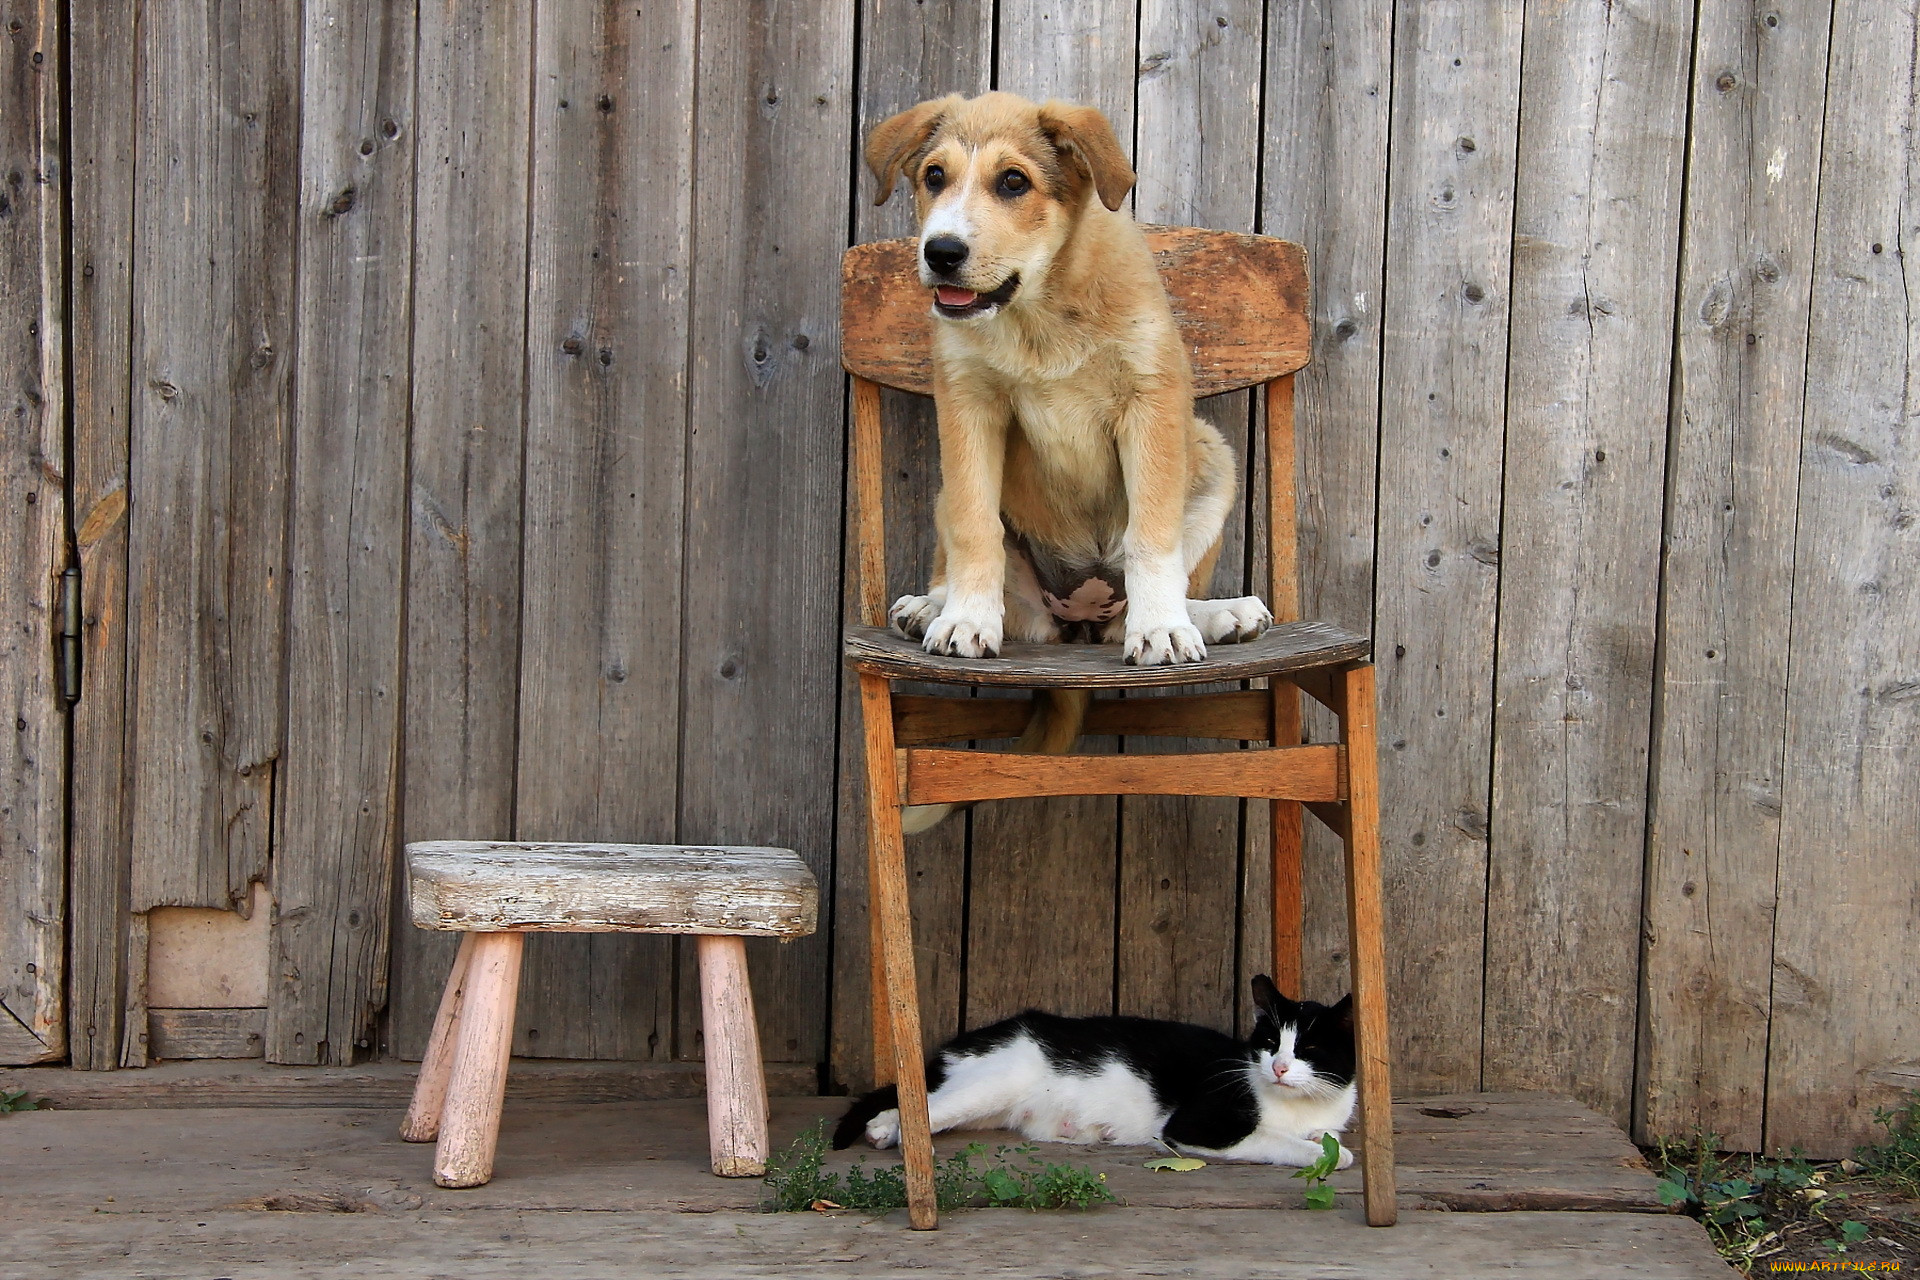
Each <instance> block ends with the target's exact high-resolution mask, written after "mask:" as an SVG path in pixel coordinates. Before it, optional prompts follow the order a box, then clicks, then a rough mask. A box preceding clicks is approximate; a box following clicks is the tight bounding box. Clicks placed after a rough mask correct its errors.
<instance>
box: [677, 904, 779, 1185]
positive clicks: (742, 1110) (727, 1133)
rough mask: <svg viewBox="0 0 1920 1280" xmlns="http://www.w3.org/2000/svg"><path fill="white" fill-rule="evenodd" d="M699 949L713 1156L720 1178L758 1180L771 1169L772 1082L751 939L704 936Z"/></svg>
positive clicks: (709, 1143) (709, 1141) (709, 1146)
mask: <svg viewBox="0 0 1920 1280" xmlns="http://www.w3.org/2000/svg"><path fill="white" fill-rule="evenodd" d="M694 945H695V947H696V949H697V950H698V952H699V956H700V1026H701V1030H702V1032H703V1033H704V1041H705V1045H706V1062H707V1149H708V1153H709V1154H710V1155H711V1156H712V1158H713V1171H714V1172H715V1173H716V1174H718V1175H720V1176H721V1177H723V1178H757V1177H759V1176H760V1175H761V1174H763V1173H765V1172H766V1171H767V1152H768V1149H769V1148H768V1145H767V1078H766V1075H765V1073H764V1071H763V1070H762V1069H761V1066H760V1029H759V1028H758V1027H757V1026H756V1025H754V1020H753V988H752V987H750V986H748V985H747V941H746V939H745V938H735V937H730V936H726V935H722V934H702V935H700V937H699V938H697V939H696V940H695V944H694Z"/></svg>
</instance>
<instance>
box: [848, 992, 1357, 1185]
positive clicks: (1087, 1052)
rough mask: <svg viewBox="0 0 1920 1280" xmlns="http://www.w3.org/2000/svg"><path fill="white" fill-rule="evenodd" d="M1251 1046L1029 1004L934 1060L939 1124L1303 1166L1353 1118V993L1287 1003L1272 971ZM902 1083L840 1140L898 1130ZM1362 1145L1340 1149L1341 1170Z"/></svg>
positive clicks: (883, 1142)
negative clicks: (1325, 1137)
mask: <svg viewBox="0 0 1920 1280" xmlns="http://www.w3.org/2000/svg"><path fill="white" fill-rule="evenodd" d="M1253 1000H1254V1005H1255V1007H1256V1008H1257V1010H1258V1016H1257V1017H1256V1019H1255V1021H1254V1025H1253V1034H1252V1035H1251V1036H1250V1037H1248V1039H1247V1040H1246V1041H1244V1042H1242V1041H1239V1040H1235V1039H1234V1038H1233V1037H1232V1036H1228V1035H1223V1034H1221V1033H1220V1032H1218V1031H1212V1030H1209V1029H1207V1028H1206V1027H1196V1026H1192V1025H1190V1024H1188V1023H1184V1022H1157V1021H1153V1020H1151V1019H1147V1018H1062V1017H1057V1016H1055V1015H1053V1014H1050V1013H1041V1012H1038V1011H1037V1010H1029V1011H1028V1012H1026V1013H1023V1014H1020V1015H1019V1016H1017V1017H1013V1018H1008V1019H1007V1020H1006V1021H1004V1022H996V1023H994V1024H993V1025H992V1026H990V1027H981V1028H979V1029H978V1030H976V1031H969V1032H967V1033H966V1034H964V1035H961V1036H959V1037H957V1038H955V1039H953V1040H951V1041H949V1042H948V1043H947V1044H946V1045H944V1046H943V1047H942V1048H941V1049H940V1050H939V1051H938V1052H937V1053H935V1054H934V1056H933V1057H932V1059H931V1060H930V1061H929V1062H928V1063H927V1089H928V1096H927V1110H928V1114H929V1118H930V1119H931V1120H932V1123H933V1131H934V1132H935V1133H940V1132H943V1131H945V1130H948V1129H962V1128H985V1129H1012V1130H1014V1131H1016V1132H1018V1133H1020V1134H1022V1135H1024V1136H1025V1137H1028V1138H1031V1139H1034V1140H1036V1141H1040V1142H1110V1143H1116V1144H1123V1145H1146V1144H1153V1143H1165V1144H1167V1145H1169V1146H1172V1147H1175V1148H1177V1149H1180V1150H1183V1151H1192V1152H1195V1153H1198V1154H1201V1155H1207V1156H1212V1157H1214V1158H1216V1159H1222V1160H1242V1161H1251V1162H1256V1163H1261V1164H1284V1165H1297V1166H1305V1165H1309V1164H1312V1163H1313V1162H1314V1161H1315V1160H1317V1159H1319V1158H1320V1135H1322V1134H1325V1133H1331V1134H1334V1135H1335V1136H1336V1137H1337V1136H1338V1135H1339V1133H1340V1131H1341V1130H1342V1129H1344V1128H1346V1126H1347V1121H1348V1120H1350V1119H1351V1118H1352V1116H1353V1104H1354V1087H1353V998H1352V997H1351V996H1348V997H1345V998H1343V999H1342V1000H1341V1001H1340V1003H1338V1004H1336V1005H1333V1006H1331V1007H1329V1006H1327V1005H1322V1004H1315V1003H1313V1002H1312V1001H1306V1002H1295V1001H1293V1000H1289V999H1287V997H1285V996H1283V995H1281V994H1280V992H1279V990H1278V989H1277V988H1275V986H1274V985H1273V982H1272V981H1271V980H1270V979H1269V978H1267V977H1266V976H1265V975H1264V974H1263V975H1261V976H1260V977H1257V978H1255V979H1254V980H1253ZM898 1108H899V1100H898V1096H897V1094H896V1093H895V1091H894V1087H893V1086H892V1085H888V1086H887V1087H885V1088H883V1089H876V1090H874V1091H873V1092H872V1093H869V1094H867V1095H866V1096H865V1097H863V1098H861V1099H859V1100H858V1101H856V1102H855V1103H854V1104H853V1106H852V1107H850V1108H849V1109H848V1111H847V1114H846V1115H845V1116H843V1117H842V1118H841V1120H840V1124H839V1127H838V1128H836V1129H835V1130H834V1135H833V1145H834V1147H835V1148H836V1149H839V1148H843V1147H849V1146H852V1145H853V1143H854V1141H855V1140H856V1139H858V1138H859V1137H861V1136H862V1134H863V1133H864V1135H865V1137H866V1139H867V1141H868V1142H870V1143H872V1144H873V1145H874V1146H876V1147H891V1146H893V1145H894V1144H896V1143H897V1142H898V1141H899V1140H900V1112H899V1109H898ZM1352 1163H1353V1154H1352V1153H1351V1152H1350V1151H1348V1150H1347V1149H1346V1148H1345V1147H1342V1148H1341V1149H1340V1167H1341V1168H1342V1169H1344V1168H1346V1167H1347V1166H1348V1165H1350V1164H1352Z"/></svg>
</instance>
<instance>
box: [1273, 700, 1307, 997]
mask: <svg viewBox="0 0 1920 1280" xmlns="http://www.w3.org/2000/svg"><path fill="white" fill-rule="evenodd" d="M1272 742H1273V745H1274V746H1276V747H1294V746H1298V745H1300V691H1299V690H1298V689H1296V688H1294V687H1293V685H1291V684H1289V683H1288V682H1287V681H1285V680H1281V679H1278V678H1275V679H1274V681H1273V739H1272ZM1305 820H1306V810H1305V809H1303V808H1302V807H1301V805H1300V802H1299V801H1298V800H1273V801H1269V802H1268V819H1267V827H1268V832H1269V835H1270V837H1271V839H1272V842H1273V848H1272V854H1273V861H1272V867H1273V874H1272V876H1271V877H1270V881H1271V885H1272V892H1273V971H1272V975H1271V976H1272V978H1273V982H1274V985H1275V986H1277V987H1279V988H1280V990H1282V991H1284V992H1286V993H1287V995H1288V996H1290V997H1291V998H1293V999H1295V1000H1298V999H1301V998H1302V986H1303V970H1304V968H1305V965H1304V964H1303V963H1302V959H1301V948H1302V928H1301V917H1302V912H1303V910H1304V906H1305V887H1304V885H1303V883H1302V876H1301V872H1300V848H1301V844H1302V841H1303V840H1304V838H1305V835H1306V832H1305V830H1304V827H1305Z"/></svg>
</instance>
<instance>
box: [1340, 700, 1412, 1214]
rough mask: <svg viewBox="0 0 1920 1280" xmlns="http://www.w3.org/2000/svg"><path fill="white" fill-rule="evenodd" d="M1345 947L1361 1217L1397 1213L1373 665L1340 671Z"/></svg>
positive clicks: (1378, 764)
mask: <svg viewBox="0 0 1920 1280" xmlns="http://www.w3.org/2000/svg"><path fill="white" fill-rule="evenodd" d="M1345 681H1346V714H1345V716H1343V717H1342V721H1343V723H1342V726H1341V727H1342V730H1343V735H1342V736H1343V737H1344V738H1345V739H1346V744H1347V787H1348V799H1347V835H1346V852H1347V949H1348V951H1349V952H1350V954H1351V955H1352V957H1353V962H1352V963H1353V1004H1354V1040H1355V1044H1354V1049H1355V1054H1354V1057H1355V1059H1356V1065H1357V1067H1358V1072H1357V1074H1358V1080H1359V1086H1360V1134H1361V1139H1362V1141H1363V1142H1364V1144H1365V1150H1364V1151H1363V1152H1362V1160H1363V1162H1364V1163H1363V1165H1362V1168H1361V1173H1362V1175H1363V1186H1364V1188H1365V1192H1366V1207H1367V1223H1368V1225H1370V1226H1375V1227H1390V1226H1392V1225H1393V1223H1394V1220H1395V1219H1396V1218H1397V1217H1398V1214H1399V1209H1398V1205H1397V1204H1396V1202H1395V1189H1394V1177H1393V1087H1392V1081H1391V1079H1390V1077H1389V1074H1388V1049H1387V951H1386V940H1385V937H1384V936H1383V933H1382V920H1383V917H1382V911H1381V902H1380V897H1381V895H1380V761H1379V751H1378V747H1377V745H1376V743H1375V741H1374V698H1373V668H1372V667H1371V666H1362V667H1354V668H1352V669H1351V670H1349V671H1348V672H1347V673H1346V676H1345Z"/></svg>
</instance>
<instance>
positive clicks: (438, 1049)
mask: <svg viewBox="0 0 1920 1280" xmlns="http://www.w3.org/2000/svg"><path fill="white" fill-rule="evenodd" d="M407 887H408V892H409V896H410V898H411V901H412V904H413V923H414V925H415V926H416V927H418V928H422V929H455V930H461V931H463V932H465V933H466V937H464V938H462V939H461V940H460V952H459V955H458V956H456V957H455V959H454V962H453V972H452V973H450V974H449V975H448V976H447V985H446V989H445V991H444V992H443V993H442V994H441V997H440V1010H439V1012H438V1013H437V1014H436V1015H435V1017H434V1020H433V1034H432V1035H431V1036H430V1037H429V1038H428V1041H427V1056H426V1058H425V1059H424V1060H423V1061H422V1062H421V1063H420V1078H419V1082H418V1083H417V1084H415V1086H414V1090H413V1102H412V1104H411V1105H410V1106H409V1107H408V1108H407V1117H406V1120H405V1121H404V1122H402V1124H401V1126H400V1136H401V1137H402V1138H403V1139H405V1140H406V1141H408V1142H432V1141H434V1140H435V1139H436V1138H438V1140H439V1144H440V1145H439V1147H438V1149H437V1150H436V1151H435V1152H434V1159H433V1180H434V1181H435V1182H436V1183H438V1184H439V1185H441V1186H443V1187H477V1186H479V1185H481V1184H482V1183H484V1182H486V1181H488V1180H489V1179H490V1178H492V1177H493V1154H494V1150H495V1148H496V1147H497V1146H498V1144H499V1139H500V1107H501V1103H502V1101H503V1100H504V1099H505V1097H506V1088H507V1061H508V1058H509V1055H510V1053H511V1050H512V1047H513V1011H514V1004H515V1002H516V997H517V996H518V993H519V989H520V952H521V949H522V946H523V944H524V942H525V940H526V936H527V934H529V933H691V934H695V935H697V938H698V941H697V944H696V945H697V948H698V953H699V957H700V1015H701V1022H702V1030H703V1032H704V1039H705V1049H706V1075H707V1138H708V1146H709V1152H710V1154H711V1156H712V1159H713V1171H714V1172H715V1173H716V1174H719V1175H720V1176H721V1177H723V1178H753V1177H758V1176H760V1175H761V1174H763V1173H765V1172H766V1170H767V1152H768V1147H767V1083H766V1076H765V1073H764V1071H763V1070H762V1067H761V1064H760V1033H759V1031H758V1029H757V1028H756V1027H755V1025H754V1020H753V993H752V991H751V989H750V988H749V987H748V985H747V949H746V943H745V941H744V940H745V939H746V938H749V937H756V938H797V937H801V936H804V935H806V934H809V933H812V932H813V930H814V925H815V921H816V919H817V917H818V914H819V891H818V889H817V887H816V886H815V884H814V879H813V872H811V871H809V870H808V869H807V864H806V863H805V862H802V861H801V860H800V856H799V855H798V854H796V853H794V852H793V851H792V850H791V849H758V848H722V847H708V846H688V845H648V844H552V843H538V844H528V843H511V844H509V843H495V842H489V841H474V840H440V841H429V842H425V843H420V844H410V845H408V846H407Z"/></svg>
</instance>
